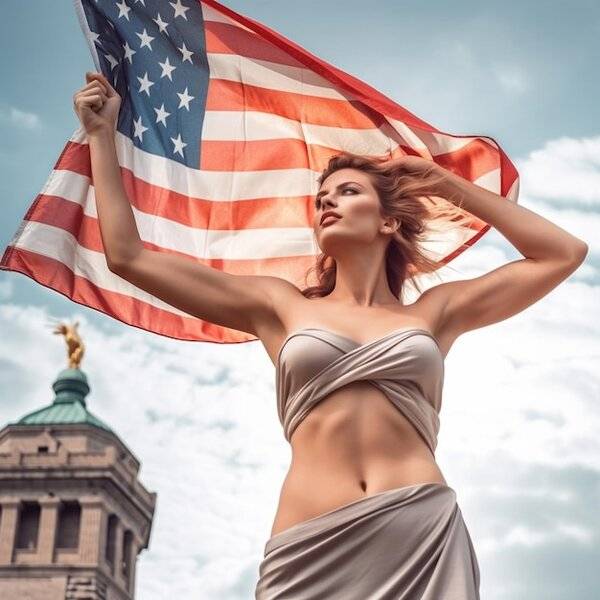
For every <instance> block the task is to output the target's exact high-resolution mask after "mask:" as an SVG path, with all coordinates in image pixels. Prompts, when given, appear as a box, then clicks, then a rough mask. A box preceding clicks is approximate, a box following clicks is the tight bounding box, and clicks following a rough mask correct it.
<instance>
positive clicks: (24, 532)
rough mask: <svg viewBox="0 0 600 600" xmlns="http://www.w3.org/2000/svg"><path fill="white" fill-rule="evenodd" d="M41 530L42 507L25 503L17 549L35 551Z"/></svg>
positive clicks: (20, 521)
mask: <svg viewBox="0 0 600 600" xmlns="http://www.w3.org/2000/svg"><path fill="white" fill-rule="evenodd" d="M39 528H40V505H39V504H38V503H37V502H23V503H22V504H21V510H20V514H19V527H18V529H17V539H16V543H15V548H16V549H17V550H35V549H36V548H37V541H38V531H39Z"/></svg>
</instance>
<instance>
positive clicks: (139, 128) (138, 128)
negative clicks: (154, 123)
mask: <svg viewBox="0 0 600 600" xmlns="http://www.w3.org/2000/svg"><path fill="white" fill-rule="evenodd" d="M133 126H134V127H135V131H134V132H133V135H134V136H135V137H138V138H140V142H142V141H143V140H142V135H143V134H144V131H148V128H147V127H144V126H143V125H142V117H141V116H139V117H138V120H137V121H134V122H133Z"/></svg>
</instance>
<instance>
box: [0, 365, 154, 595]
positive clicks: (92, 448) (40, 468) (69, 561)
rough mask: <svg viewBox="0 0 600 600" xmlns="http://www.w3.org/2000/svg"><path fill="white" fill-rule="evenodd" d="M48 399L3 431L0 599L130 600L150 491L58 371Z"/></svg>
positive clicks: (72, 375) (74, 383) (80, 392)
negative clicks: (52, 391) (37, 408)
mask: <svg viewBox="0 0 600 600" xmlns="http://www.w3.org/2000/svg"><path fill="white" fill-rule="evenodd" d="M52 387H53V389H54V392H55V398H54V401H53V402H52V403H51V404H50V405H48V406H45V407H43V408H41V409H39V410H37V411H35V412H33V413H30V414H27V415H25V416H24V417H22V418H21V419H19V420H18V421H16V422H14V423H9V424H8V425H6V426H5V427H4V428H3V429H2V430H0V598H1V599H2V600H75V599H77V600H132V599H133V598H134V597H135V575H136V560H137V557H138V555H139V553H140V552H141V551H142V550H144V549H146V548H148V546H149V540H150V531H151V527H152V519H153V516H154V509H155V505H156V494H155V493H154V492H149V491H148V490H147V489H146V488H145V487H144V486H143V485H142V484H141V483H140V481H139V480H138V471H139V468H140V462H139V460H138V459H137V458H136V457H135V456H134V454H133V453H132V452H131V450H129V448H127V446H126V445H125V444H124V443H123V441H122V440H121V439H120V438H119V437H118V436H117V435H116V434H115V433H114V432H113V431H112V430H111V429H110V427H108V425H106V424H105V423H103V422H102V421H101V420H100V419H98V418H97V417H95V416H94V415H93V414H92V413H91V412H90V411H89V410H88V409H87V406H86V400H85V397H86V395H87V394H88V393H89V390H90V388H89V385H88V381H87V377H86V375H85V373H84V372H83V371H81V370H80V369H79V368H68V369H64V370H63V371H61V372H60V373H59V375H58V377H57V379H56V381H55V382H54V384H53V386H52Z"/></svg>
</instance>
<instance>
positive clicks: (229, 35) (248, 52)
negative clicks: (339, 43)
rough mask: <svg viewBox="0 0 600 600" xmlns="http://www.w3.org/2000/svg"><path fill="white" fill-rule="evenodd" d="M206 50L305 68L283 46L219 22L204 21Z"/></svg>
mask: <svg viewBox="0 0 600 600" xmlns="http://www.w3.org/2000/svg"><path fill="white" fill-rule="evenodd" d="M204 33H205V38H206V52H208V53H213V54H238V55H239V56H244V57H246V58H254V59H259V60H267V61H269V62H272V63H277V64H280V65H286V66H288V67H299V68H305V67H304V65H303V64H302V63H301V62H298V61H297V60H296V59H295V58H293V57H292V56H290V55H289V54H288V53H287V52H285V51H284V50H282V49H281V48H279V47H277V46H275V45H273V44H272V43H271V42H268V41H266V40H265V39H263V38H261V37H260V36H258V35H256V34H253V33H250V32H249V31H246V30H245V29H241V28H240V27H236V26H235V25H230V24H229V23H219V22H217V21H204Z"/></svg>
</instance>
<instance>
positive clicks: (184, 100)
mask: <svg viewBox="0 0 600 600" xmlns="http://www.w3.org/2000/svg"><path fill="white" fill-rule="evenodd" d="M177 95H178V96H179V100H180V102H179V106H178V107H177V108H181V107H182V106H185V107H186V108H187V109H188V110H190V100H193V99H194V98H195V97H196V96H189V95H188V89H187V87H186V88H185V90H184V91H183V94H180V93H179V92H177Z"/></svg>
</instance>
